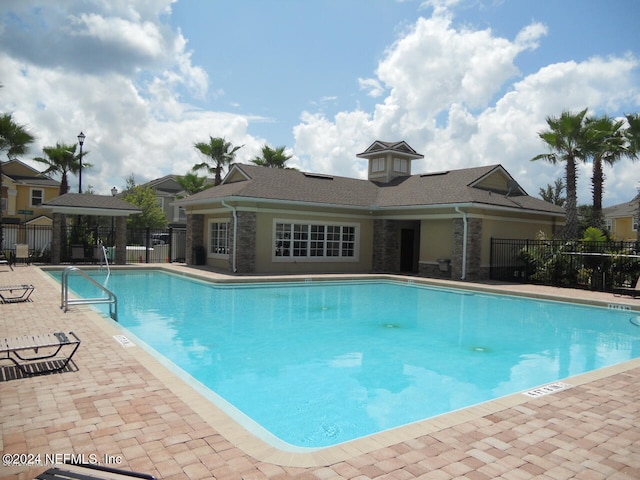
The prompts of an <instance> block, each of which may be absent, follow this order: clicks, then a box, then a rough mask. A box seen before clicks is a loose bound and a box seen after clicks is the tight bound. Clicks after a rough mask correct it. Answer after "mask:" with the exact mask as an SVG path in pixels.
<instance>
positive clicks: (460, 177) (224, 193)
mask: <svg viewBox="0 0 640 480" xmlns="http://www.w3.org/2000/svg"><path fill="white" fill-rule="evenodd" d="M233 168H234V169H238V170H239V171H241V172H242V173H243V174H244V176H245V177H246V178H247V180H246V181H236V182H233V183H224V182H223V184H221V185H218V186H217V187H212V188H210V189H208V190H205V191H202V192H200V193H197V194H195V195H191V196H189V197H187V198H185V199H183V200H180V201H178V202H176V203H177V204H181V205H190V204H192V205H198V204H205V203H208V202H209V201H213V200H217V199H220V200H221V199H225V198H229V197H242V198H255V199H267V200H274V201H284V202H287V201H288V202H297V203H307V202H308V203H313V204H321V205H335V206H345V207H352V208H353V207H356V208H357V207H361V208H374V207H377V208H400V207H419V206H436V205H443V206H444V205H447V204H462V203H476V204H485V205H494V206H501V207H508V208H517V209H527V210H536V211H541V212H547V213H553V214H563V213H564V210H563V209H562V208H560V207H557V206H555V205H552V204H550V203H548V202H545V201H543V200H540V199H537V198H534V197H530V196H528V195H517V196H507V195H505V194H504V193H496V192H490V191H488V190H482V189H480V188H475V187H472V186H470V184H472V183H474V181H476V180H478V179H479V178H481V177H483V176H485V175H487V174H489V173H491V172H492V171H494V170H496V169H502V167H501V166H500V165H489V166H484V167H473V168H466V169H461V170H451V171H449V172H441V173H431V174H423V175H411V176H405V177H397V178H395V179H393V180H392V181H391V182H389V183H377V182H372V181H369V180H359V179H354V178H347V177H339V176H332V175H318V174H310V173H304V172H299V171H297V170H283V169H276V168H267V167H259V166H255V165H244V164H236V165H235V166H234V167H233ZM232 171H233V169H232ZM230 174H231V172H230ZM227 178H229V176H227Z"/></svg>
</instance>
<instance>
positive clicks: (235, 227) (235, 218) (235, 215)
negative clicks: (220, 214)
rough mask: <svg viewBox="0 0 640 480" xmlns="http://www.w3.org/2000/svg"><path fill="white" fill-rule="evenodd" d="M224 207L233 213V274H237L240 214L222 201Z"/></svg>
mask: <svg viewBox="0 0 640 480" xmlns="http://www.w3.org/2000/svg"><path fill="white" fill-rule="evenodd" d="M222 206H223V207H225V208H228V209H230V210H231V211H232V212H233V255H232V257H231V270H232V271H233V273H237V272H238V269H237V268H236V245H237V242H238V212H237V211H236V208H237V207H232V206H230V205H227V204H226V203H225V202H224V200H222Z"/></svg>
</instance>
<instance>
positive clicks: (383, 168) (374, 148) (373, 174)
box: [356, 140, 424, 183]
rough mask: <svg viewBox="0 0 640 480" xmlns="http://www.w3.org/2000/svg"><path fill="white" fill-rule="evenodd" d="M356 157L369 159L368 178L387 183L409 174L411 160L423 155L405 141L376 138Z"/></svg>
mask: <svg viewBox="0 0 640 480" xmlns="http://www.w3.org/2000/svg"><path fill="white" fill-rule="evenodd" d="M356 157H358V158H366V159H367V160H369V169H368V172H369V174H368V179H369V180H371V181H374V182H382V183H387V182H390V181H391V180H393V179H394V178H396V177H405V176H408V175H411V161H412V160H418V159H421V158H424V155H421V154H419V153H417V152H416V151H415V150H414V149H413V148H411V147H410V146H409V145H408V144H407V142H405V141H401V142H382V141H380V140H376V141H375V142H373V143H372V144H371V145H370V146H369V148H367V149H366V150H365V151H364V152H362V153H358V154H357V155H356Z"/></svg>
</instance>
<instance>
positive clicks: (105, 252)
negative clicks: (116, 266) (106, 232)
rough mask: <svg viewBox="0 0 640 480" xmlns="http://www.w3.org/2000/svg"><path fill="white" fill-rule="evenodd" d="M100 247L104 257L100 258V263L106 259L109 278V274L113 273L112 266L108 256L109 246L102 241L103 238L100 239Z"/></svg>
mask: <svg viewBox="0 0 640 480" xmlns="http://www.w3.org/2000/svg"><path fill="white" fill-rule="evenodd" d="M98 248H100V251H101V252H102V258H101V259H100V263H102V260H103V259H104V264H105V266H106V267H107V280H108V279H109V275H111V268H110V267H109V259H108V258H107V248H106V247H105V246H104V244H103V243H102V240H99V241H98Z"/></svg>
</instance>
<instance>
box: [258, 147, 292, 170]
mask: <svg viewBox="0 0 640 480" xmlns="http://www.w3.org/2000/svg"><path fill="white" fill-rule="evenodd" d="M284 149H285V147H284V146H282V147H277V148H275V149H273V148H271V147H270V146H269V145H265V146H264V147H262V156H261V157H256V158H254V159H253V160H251V163H254V164H255V165H259V166H261V167H270V168H284V169H287V170H295V169H294V168H291V167H287V166H286V163H287V160H289V159H290V158H291V157H292V155H285V153H284Z"/></svg>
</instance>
